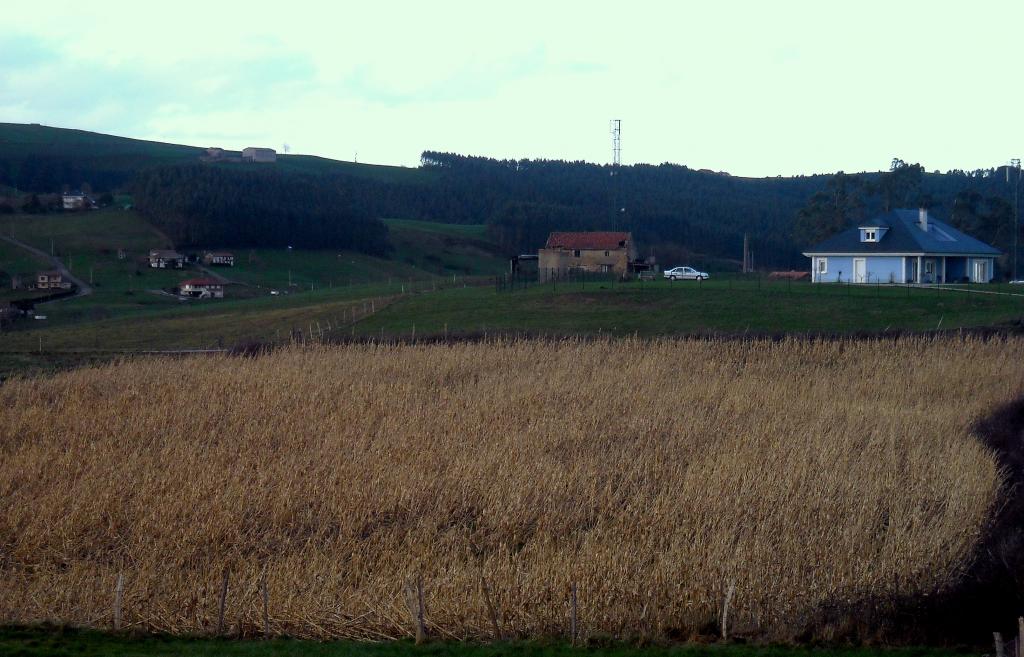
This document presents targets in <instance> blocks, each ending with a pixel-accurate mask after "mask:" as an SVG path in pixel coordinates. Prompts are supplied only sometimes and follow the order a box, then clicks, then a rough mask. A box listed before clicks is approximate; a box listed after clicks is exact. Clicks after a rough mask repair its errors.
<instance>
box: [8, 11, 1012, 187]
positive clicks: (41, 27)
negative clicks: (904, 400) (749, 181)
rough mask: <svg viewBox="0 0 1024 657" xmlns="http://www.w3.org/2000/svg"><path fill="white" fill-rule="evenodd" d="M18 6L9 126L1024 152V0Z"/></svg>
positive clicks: (338, 139) (374, 151) (849, 155)
mask: <svg viewBox="0 0 1024 657" xmlns="http://www.w3.org/2000/svg"><path fill="white" fill-rule="evenodd" d="M261 4H262V3H259V2H253V1H252V0H248V1H247V2H233V1H229V0H204V1H203V2H193V1H192V0H175V2H165V3H149V2H138V0H132V1H131V2H113V1H109V2H105V1H103V0H90V2H81V0H78V1H76V2H55V1H47V0H36V1H34V2H14V3H7V4H5V6H4V9H3V12H2V14H3V27H2V29H0V122H15V123H42V124H44V125H53V126H60V127H68V128H79V129H84V130H93V131H98V132H104V133H110V134H117V135H123V136H127V137H135V138H141V139H154V140H159V141H169V142H175V143H184V144H191V145H196V146H220V147H224V148H231V149H240V148H243V147H245V146H267V147H271V148H276V149H278V150H279V151H281V150H283V149H284V145H285V144H287V145H288V146H289V149H290V151H291V152H293V153H309V154H314V155H321V156H324V157H330V158H334V159H340V160H353V159H358V161H360V162H368V163H374V164H392V165H402V166H416V165H418V163H419V157H420V153H421V152H422V151H424V150H437V151H449V152H457V153H462V154H469V155H483V156H489V157H496V158H549V159H565V160H586V161H590V162H598V163H605V162H610V161H611V159H612V140H611V136H610V134H609V120H610V119H620V120H621V121H622V161H623V163H624V164H635V163H641V162H644V163H652V164H658V163H662V162H673V163H677V164H685V165H687V166H689V167H692V168H695V169H704V168H706V169H712V170H715V171H727V172H729V173H731V174H733V175H742V176H775V175H784V176H788V175H798V174H812V173H824V172H833V171H837V170H844V171H847V172H853V171H874V170H880V169H887V168H888V167H889V163H890V161H891V160H892V159H893V158H894V157H899V158H901V159H903V160H905V161H907V162H920V163H921V164H923V165H924V166H925V168H926V169H927V170H929V171H931V170H941V171H946V170H948V169H953V168H958V169H967V170H971V169H978V168H988V167H992V166H998V165H1001V164H1004V163H1006V162H1007V161H1008V160H1009V159H1010V158H1013V157H1022V154H1024V111H1022V101H1024V85H1022V84H1021V81H1022V79H1024V41H1022V40H1021V38H1020V29H1021V26H1022V25H1024V2H1021V1H1020V0H1011V1H1001V0H990V1H987V2H965V1H962V0H960V1H956V2H944V1H941V0H932V1H930V2H919V1H917V0H900V1H898V2H897V1H896V0H888V1H887V2H874V1H872V0H857V1H855V2H827V1H824V0H819V1H817V2H797V1H795V0H794V1H786V0H771V1H762V2H754V1H749V2H744V1H739V0H719V1H714V2H713V1H710V0H709V1H707V2H687V1H685V0H677V1H675V2H644V1H641V0H632V1H631V2H628V3H625V2H622V3H602V2H597V1H595V0H591V1H590V2H575V1H571V0H564V1H563V0H545V1H543V2H535V1H533V0H520V1H517V2H514V3H510V2H487V1H485V0H477V1H475V2H448V1H445V0H431V1H429V2H426V1H422V0H420V1H418V2H414V1H409V2H398V1H388V0H375V1H374V2H359V3H354V2H349V1H346V0H336V1H334V2H311V1H303V0H291V1H290V2H287V3H278V2H275V3H272V5H271V3H267V5H268V6H267V8H263V7H262V6H261Z"/></svg>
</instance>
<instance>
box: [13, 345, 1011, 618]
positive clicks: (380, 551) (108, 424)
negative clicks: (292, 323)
mask: <svg viewBox="0 0 1024 657" xmlns="http://www.w3.org/2000/svg"><path fill="white" fill-rule="evenodd" d="M1022 361H1024V340H1020V339H1006V340H992V341H988V342H983V341H979V340H974V339H962V340H954V339H947V340H939V341H931V340H924V339H920V340H903V341H899V342H895V343H894V342H877V343H876V342H798V341H788V342H782V343H775V344H773V343H767V342H759V343H740V342H697V341H690V342H688V341H669V340H666V341H655V342H646V341H629V340H627V341H608V342H590V343H586V342H574V341H567V342H562V343H543V342H509V343H498V344H473V345H459V346H451V347H447V346H403V347H374V346H348V347H335V348H329V347H307V348H290V349H284V350H280V351H277V352H275V353H272V354H270V355H268V356H265V357H261V358H258V359H239V358H230V357H209V358H190V359H181V360H143V361H135V362H132V363H125V364H115V365H110V366H104V367H94V368H88V369H82V370H77V371H73V372H69V373H66V374H62V375H59V376H57V377H54V378H51V379H38V380H15V381H10V382H8V383H6V384H4V385H3V386H0V457H2V459H0V622H32V621H40V620H44V619H45V620H55V621H64V622H71V623H78V624H93V625H108V624H109V623H110V622H111V614H112V606H113V599H114V583H115V581H116V579H117V574H118V573H119V572H123V573H124V575H125V582H126V585H125V603H124V616H125V622H126V624H127V625H128V626H131V627H140V628H148V629H154V630H161V631H169V632H204V631H209V630H210V629H211V628H212V627H213V626H214V625H215V624H216V615H217V606H218V600H217V598H218V593H219V582H220V577H221V572H222V571H223V569H225V568H226V569H228V570H229V572H230V573H231V592H230V595H229V600H228V608H227V623H228V624H230V625H233V626H234V625H237V624H238V623H239V622H241V624H242V629H243V631H246V632H253V631H258V629H259V628H261V625H262V611H261V605H262V603H261V596H260V593H259V586H260V584H259V583H260V580H261V578H263V577H264V576H266V578H267V580H268V582H269V590H270V616H271V624H272V628H273V630H274V631H275V632H284V633H289V634H295V635H301V636H316V637H339V636H345V637H359V638H382V637H396V636H402V635H407V634H408V633H409V632H411V626H410V620H409V619H410V615H409V611H408V608H407V606H406V599H405V586H406V583H407V582H408V581H409V579H410V578H412V577H414V576H416V575H417V574H421V575H422V578H423V582H424V587H425V598H426V619H427V624H428V628H429V630H430V631H431V632H432V633H433V634H435V635H438V636H442V637H455V638H464V637H489V636H491V634H492V630H491V622H490V620H489V617H488V613H487V610H486V606H485V603H484V599H483V597H482V595H481V589H480V580H481V575H483V576H484V577H485V578H486V580H487V582H488V585H489V587H490V589H491V592H492V596H493V600H494V604H495V607H496V608H497V613H498V614H499V616H500V621H501V625H502V629H503V631H504V632H506V633H507V634H509V635H517V636H537V635H554V634H564V633H565V631H566V627H567V592H568V590H569V586H570V583H571V582H577V583H578V587H579V608H580V612H579V615H580V625H581V633H582V634H584V635H595V634H610V635H615V636H629V635H638V634H644V635H651V636H664V635H672V636H675V635H678V634H679V633H683V634H686V633H689V632H694V631H699V630H700V629H701V628H703V627H706V626H708V625H709V624H715V623H717V622H718V620H719V616H720V614H721V607H722V602H723V598H724V596H725V591H726V589H727V588H728V586H729V585H730V583H733V582H734V583H735V591H736V593H735V596H734V598H733V609H732V610H731V612H730V617H731V618H732V619H735V624H734V627H735V628H736V629H737V631H739V632H749V633H757V634H760V635H762V636H776V637H781V636H786V635H787V634H789V633H791V632H794V631H797V629H799V628H800V627H801V625H802V624H803V623H806V622H808V619H810V618H811V617H812V616H813V615H814V612H815V610H816V609H819V608H820V607H822V606H827V605H836V604H843V603H846V602H849V601H856V600H861V599H865V598H886V597H889V596H897V595H918V594H924V593H932V592H935V591H939V590H942V589H943V588H944V587H947V586H949V585H950V584H951V583H953V582H955V580H956V578H957V577H958V575H960V574H961V573H962V572H963V570H964V569H965V568H966V566H967V565H968V561H969V558H970V555H971V551H972V548H973V547H974V546H975V545H976V543H977V541H978V539H979V535H980V534H981V532H982V531H983V530H984V528H985V525H986V523H987V522H988V520H989V518H990V517H991V515H992V512H993V508H994V506H995V504H996V503H997V501H998V499H999V495H1000V492H999V491H1000V475H999V471H998V466H997V463H996V462H995V459H994V457H993V455H992V454H991V453H990V452H988V451H987V450H986V449H984V448H983V447H981V446H980V444H979V443H978V442H977V441H975V440H974V439H973V438H972V436H971V435H970V425H971V422H972V421H973V420H974V419H976V418H977V417H979V416H981V415H983V414H984V413H986V412H988V411H989V410H991V409H992V408H993V407H994V406H996V405H998V404H1000V403H1002V402H1005V401H1007V400H1009V399H1011V398H1013V397H1015V396H1016V395H1019V394H1021V393H1022V392H1024V368H1021V367H1020V366H1019V364H1020V363H1021V362H1022Z"/></svg>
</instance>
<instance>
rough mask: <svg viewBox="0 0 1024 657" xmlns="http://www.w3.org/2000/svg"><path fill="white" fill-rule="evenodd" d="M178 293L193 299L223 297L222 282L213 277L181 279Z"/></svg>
mask: <svg viewBox="0 0 1024 657" xmlns="http://www.w3.org/2000/svg"><path fill="white" fill-rule="evenodd" d="M178 290H179V293H180V294H181V296H183V297H193V298H195V299H222V298H224V283H222V282H221V281H218V280H216V279H214V278H190V279H188V280H187V281H182V282H181V285H180V286H178Z"/></svg>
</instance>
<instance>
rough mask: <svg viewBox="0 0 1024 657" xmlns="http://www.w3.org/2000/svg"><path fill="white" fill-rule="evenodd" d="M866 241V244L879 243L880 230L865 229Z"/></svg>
mask: <svg viewBox="0 0 1024 657" xmlns="http://www.w3.org/2000/svg"><path fill="white" fill-rule="evenodd" d="M864 241H865V242H877V241H878V230H876V229H874V228H865V229H864Z"/></svg>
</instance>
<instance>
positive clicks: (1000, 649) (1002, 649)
mask: <svg viewBox="0 0 1024 657" xmlns="http://www.w3.org/2000/svg"><path fill="white" fill-rule="evenodd" d="M992 639H993V640H994V641H995V643H996V657H1006V646H1005V645H1003V635H1002V634H1001V633H1000V632H993V633H992Z"/></svg>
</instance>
